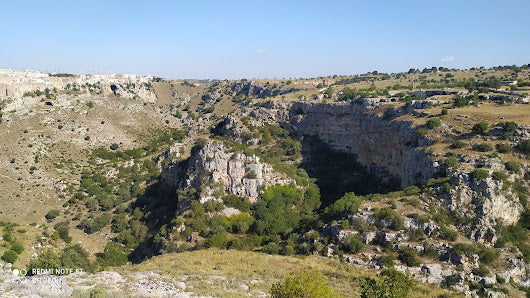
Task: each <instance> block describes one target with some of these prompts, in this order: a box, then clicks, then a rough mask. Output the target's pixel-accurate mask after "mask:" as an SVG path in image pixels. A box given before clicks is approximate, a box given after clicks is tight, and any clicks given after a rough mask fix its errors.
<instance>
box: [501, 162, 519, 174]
mask: <svg viewBox="0 0 530 298" xmlns="http://www.w3.org/2000/svg"><path fill="white" fill-rule="evenodd" d="M504 167H506V170H508V171H510V172H512V173H519V171H521V166H520V165H519V164H518V163H516V162H513V161H509V162H507V163H505V164H504Z"/></svg>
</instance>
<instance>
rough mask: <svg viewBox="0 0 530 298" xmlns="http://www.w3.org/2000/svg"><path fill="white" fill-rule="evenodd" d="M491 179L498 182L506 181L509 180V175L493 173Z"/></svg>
mask: <svg viewBox="0 0 530 298" xmlns="http://www.w3.org/2000/svg"><path fill="white" fill-rule="evenodd" d="M491 177H492V178H493V179H495V180H497V181H505V180H506V179H508V175H506V173H504V172H499V171H495V172H493V173H491Z"/></svg>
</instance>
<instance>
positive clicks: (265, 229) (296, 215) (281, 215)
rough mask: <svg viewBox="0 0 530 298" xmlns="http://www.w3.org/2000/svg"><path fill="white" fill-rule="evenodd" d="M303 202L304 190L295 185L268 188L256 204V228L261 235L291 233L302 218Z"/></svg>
mask: <svg viewBox="0 0 530 298" xmlns="http://www.w3.org/2000/svg"><path fill="white" fill-rule="evenodd" d="M301 204H302V192H301V191H300V190H299V189H298V188H296V187H295V186H293V185H276V186H271V187H268V188H266V189H265V190H264V191H263V193H262V194H261V199H260V200H259V201H258V202H257V203H256V205H255V210H254V217H255V218H256V222H255V224H254V230H255V231H256V232H257V233H258V234H261V235H263V234H267V235H276V234H284V235H286V234H289V233H290V232H291V231H292V230H293V229H295V228H296V227H297V226H298V224H299V222H300V220H301V217H302V213H301V212H300V209H301ZM293 206H294V207H295V208H293Z"/></svg>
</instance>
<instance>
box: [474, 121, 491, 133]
mask: <svg viewBox="0 0 530 298" xmlns="http://www.w3.org/2000/svg"><path fill="white" fill-rule="evenodd" d="M488 126H489V124H488V122H484V121H481V122H478V123H476V124H475V125H473V128H471V131H472V132H473V133H476V134H484V133H485V132H486V131H487V130H488Z"/></svg>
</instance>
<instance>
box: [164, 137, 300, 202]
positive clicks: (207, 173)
mask: <svg viewBox="0 0 530 298" xmlns="http://www.w3.org/2000/svg"><path fill="white" fill-rule="evenodd" d="M169 168H173V172H172V174H171V172H168V171H166V173H170V174H169V175H164V176H163V177H165V180H166V181H171V179H174V177H175V175H176V173H177V172H178V168H175V167H172V166H169ZM187 168H188V176H187V177H185V180H184V183H183V185H181V187H183V188H185V189H186V188H190V187H193V188H196V189H200V190H201V192H200V200H201V201H203V202H204V201H207V200H211V199H215V198H214V195H213V193H214V191H215V190H216V189H219V187H220V189H221V190H223V191H225V192H226V193H228V194H235V195H238V196H246V197H249V198H250V199H251V200H253V201H255V200H257V199H258V198H259V196H260V193H261V190H262V188H264V187H266V186H269V185H276V184H289V183H294V181H293V180H292V179H291V178H288V177H285V176H284V175H282V174H280V173H278V172H275V171H274V169H273V168H272V167H271V166H270V165H268V164H265V163H263V162H261V161H260V159H259V157H257V156H248V155H245V154H243V153H234V152H229V150H228V149H227V148H226V147H225V146H224V145H223V144H222V143H218V142H215V141H209V142H207V143H206V145H205V146H204V147H203V148H201V149H200V150H198V151H197V152H195V153H194V154H192V156H191V157H190V158H189V160H188V164H187ZM181 170H182V169H181ZM174 182H175V181H174V180H173V183H174Z"/></svg>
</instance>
